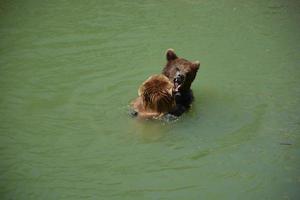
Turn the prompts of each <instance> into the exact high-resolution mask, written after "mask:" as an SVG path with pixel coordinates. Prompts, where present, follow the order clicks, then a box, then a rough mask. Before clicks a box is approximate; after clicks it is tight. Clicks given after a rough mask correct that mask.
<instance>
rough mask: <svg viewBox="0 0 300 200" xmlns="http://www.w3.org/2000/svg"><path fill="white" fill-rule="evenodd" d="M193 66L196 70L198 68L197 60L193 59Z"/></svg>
mask: <svg viewBox="0 0 300 200" xmlns="http://www.w3.org/2000/svg"><path fill="white" fill-rule="evenodd" d="M193 66H194V68H195V69H196V70H198V69H199V67H200V62H199V61H198V60H197V61H195V62H193Z"/></svg>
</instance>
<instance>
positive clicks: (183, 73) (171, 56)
mask: <svg viewBox="0 0 300 200" xmlns="http://www.w3.org/2000/svg"><path fill="white" fill-rule="evenodd" d="M166 58H167V64H166V65H165V67H164V69H163V72H162V73H163V74H164V75H165V76H167V77H168V78H169V80H170V81H172V82H173V84H174V91H175V92H187V91H189V90H190V88H191V84H192V82H193V81H194V79H195V77H196V75H197V72H198V69H199V67H200V62H199V61H194V62H191V61H188V60H186V59H184V58H179V57H178V56H177V55H176V53H175V51H174V50H173V49H168V50H167V52H166Z"/></svg>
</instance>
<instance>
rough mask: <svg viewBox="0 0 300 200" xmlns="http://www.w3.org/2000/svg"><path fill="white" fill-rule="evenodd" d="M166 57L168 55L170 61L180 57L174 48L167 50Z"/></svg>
mask: <svg viewBox="0 0 300 200" xmlns="http://www.w3.org/2000/svg"><path fill="white" fill-rule="evenodd" d="M166 57H167V60H168V61H172V60H175V59H176V58H178V57H177V55H176V53H175V51H174V49H168V50H167V51H166Z"/></svg>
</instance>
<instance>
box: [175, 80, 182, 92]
mask: <svg viewBox="0 0 300 200" xmlns="http://www.w3.org/2000/svg"><path fill="white" fill-rule="evenodd" d="M173 82H174V92H178V91H179V89H180V87H181V86H182V83H183V80H182V79H181V78H174V81H173Z"/></svg>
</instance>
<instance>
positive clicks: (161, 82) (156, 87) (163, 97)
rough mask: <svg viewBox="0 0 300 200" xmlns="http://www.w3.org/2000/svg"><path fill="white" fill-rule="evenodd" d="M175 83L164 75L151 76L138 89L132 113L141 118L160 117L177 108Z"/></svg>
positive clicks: (132, 105)
mask: <svg viewBox="0 0 300 200" xmlns="http://www.w3.org/2000/svg"><path fill="white" fill-rule="evenodd" d="M173 88H174V85H173V84H172V82H171V81H170V80H169V79H168V78H167V77H166V76H164V75H162V74H160V75H153V76H150V77H149V78H148V79H147V80H146V81H145V82H144V83H143V84H142V85H141V86H140V87H139V90H138V98H136V99H135V100H134V101H133V102H131V108H132V109H133V112H132V115H133V116H137V117H138V118H140V119H151V118H152V119H158V118H160V117H162V116H164V115H165V114H167V113H169V112H170V111H171V110H174V108H175V98H174V96H173V92H172V90H173Z"/></svg>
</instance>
